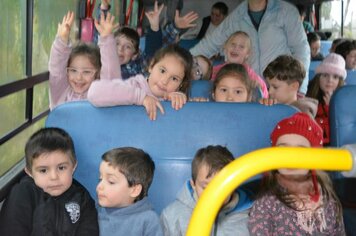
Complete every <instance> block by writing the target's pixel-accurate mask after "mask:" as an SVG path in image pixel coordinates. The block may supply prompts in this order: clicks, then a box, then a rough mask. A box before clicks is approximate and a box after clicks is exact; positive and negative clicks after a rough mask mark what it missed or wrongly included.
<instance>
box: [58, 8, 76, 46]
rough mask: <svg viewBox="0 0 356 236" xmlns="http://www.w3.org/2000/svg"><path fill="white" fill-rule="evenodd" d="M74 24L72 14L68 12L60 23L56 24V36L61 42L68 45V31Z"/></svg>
mask: <svg viewBox="0 0 356 236" xmlns="http://www.w3.org/2000/svg"><path fill="white" fill-rule="evenodd" d="M73 22H74V13H73V12H72V11H68V12H67V14H66V15H65V16H63V19H62V23H58V30H57V35H58V37H60V38H61V40H62V41H63V42H64V43H66V44H68V41H69V34H70V29H71V28H72V25H73Z"/></svg>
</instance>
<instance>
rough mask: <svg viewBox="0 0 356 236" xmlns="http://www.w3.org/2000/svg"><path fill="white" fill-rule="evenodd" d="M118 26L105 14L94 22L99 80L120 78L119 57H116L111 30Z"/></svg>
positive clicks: (112, 18) (109, 15) (113, 18)
mask: <svg viewBox="0 0 356 236" xmlns="http://www.w3.org/2000/svg"><path fill="white" fill-rule="evenodd" d="M118 26H119V24H118V23H115V17H114V16H113V15H111V14H110V13H107V15H106V17H104V13H102V14H101V17H100V21H98V20H95V28H96V29H97V31H98V32H99V34H100V38H99V43H98V46H99V48H100V56H101V70H100V79H114V78H121V69H120V63H119V56H118V55H117V49H116V42H115V39H114V35H113V33H112V32H113V30H114V29H116V28H117V27H118Z"/></svg>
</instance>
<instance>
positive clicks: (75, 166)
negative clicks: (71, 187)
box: [72, 162, 78, 174]
mask: <svg viewBox="0 0 356 236" xmlns="http://www.w3.org/2000/svg"><path fill="white" fill-rule="evenodd" d="M77 165H78V162H76V163H75V164H74V166H73V171H72V174H74V172H75V170H76V169H77Z"/></svg>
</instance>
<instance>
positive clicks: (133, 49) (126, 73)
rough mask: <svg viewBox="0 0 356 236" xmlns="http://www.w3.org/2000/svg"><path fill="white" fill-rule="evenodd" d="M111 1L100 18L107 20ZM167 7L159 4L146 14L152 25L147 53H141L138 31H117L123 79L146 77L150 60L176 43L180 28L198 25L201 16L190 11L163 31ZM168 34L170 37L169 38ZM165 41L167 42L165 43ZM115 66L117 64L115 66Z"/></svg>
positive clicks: (107, 0)
mask: <svg viewBox="0 0 356 236" xmlns="http://www.w3.org/2000/svg"><path fill="white" fill-rule="evenodd" d="M109 2H110V0H104V1H103V2H102V3H101V7H102V9H104V10H99V11H102V14H99V16H100V17H99V18H100V19H103V18H106V17H107V15H109V14H110V13H108V10H109V9H110V4H109ZM163 7H164V5H163V4H161V5H160V6H158V2H157V1H155V5H154V9H153V10H152V11H149V12H145V15H146V17H147V18H148V20H149V22H150V28H149V29H148V30H147V33H146V36H145V38H146V39H145V40H146V42H145V44H146V46H145V50H144V52H140V50H139V43H140V36H139V34H138V32H137V31H136V30H135V29H132V28H130V27H122V28H120V29H119V30H117V31H115V33H114V37H115V40H116V45H117V53H118V55H119V65H120V69H121V78H122V79H123V80H126V79H129V78H131V77H133V76H135V75H138V74H145V73H146V69H147V65H148V63H149V60H150V59H151V58H152V57H153V55H154V53H155V52H156V51H157V50H158V49H160V48H161V47H162V45H166V44H170V43H172V42H174V40H175V37H176V36H177V35H178V34H179V32H180V29H186V28H189V27H192V26H194V24H192V22H193V21H194V20H195V19H196V18H197V17H198V15H197V14H196V13H194V12H189V13H187V14H186V15H184V16H182V17H180V16H179V15H177V16H176V17H175V24H173V23H171V24H169V25H167V27H166V28H165V29H164V30H163V31H161V29H160V27H159V16H160V14H161V11H162V9H163ZM165 35H166V37H165ZM165 40H166V41H167V42H165ZM111 64H112V65H113V66H116V65H117V64H116V65H115V64H113V63H111Z"/></svg>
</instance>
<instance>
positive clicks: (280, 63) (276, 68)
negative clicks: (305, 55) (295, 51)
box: [263, 55, 306, 87]
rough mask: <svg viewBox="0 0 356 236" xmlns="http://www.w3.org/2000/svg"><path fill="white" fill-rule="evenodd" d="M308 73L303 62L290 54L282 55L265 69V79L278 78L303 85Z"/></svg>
mask: <svg viewBox="0 0 356 236" xmlns="http://www.w3.org/2000/svg"><path fill="white" fill-rule="evenodd" d="M305 75H306V72H305V68H304V66H303V64H302V63H301V62H300V61H299V60H297V59H295V58H294V57H292V56H290V55H281V56H278V57H277V58H276V59H274V60H273V61H272V62H270V63H269V64H268V66H267V67H266V69H265V70H264V71H263V77H264V78H265V79H273V78H276V79H278V80H281V81H286V82H287V83H288V84H291V83H293V82H295V81H297V82H298V84H299V87H300V86H301V85H302V83H303V80H304V77H305Z"/></svg>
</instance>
